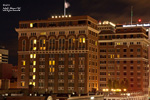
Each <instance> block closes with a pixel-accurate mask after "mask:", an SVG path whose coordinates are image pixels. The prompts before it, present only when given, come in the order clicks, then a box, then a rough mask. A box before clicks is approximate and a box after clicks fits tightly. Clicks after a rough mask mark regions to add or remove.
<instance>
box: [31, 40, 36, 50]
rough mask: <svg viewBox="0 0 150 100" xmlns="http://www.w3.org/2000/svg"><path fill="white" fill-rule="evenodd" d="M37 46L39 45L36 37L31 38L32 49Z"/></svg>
mask: <svg viewBox="0 0 150 100" xmlns="http://www.w3.org/2000/svg"><path fill="white" fill-rule="evenodd" d="M36 47H37V40H36V39H34V38H33V39H31V40H30V50H31V51H32V50H36Z"/></svg>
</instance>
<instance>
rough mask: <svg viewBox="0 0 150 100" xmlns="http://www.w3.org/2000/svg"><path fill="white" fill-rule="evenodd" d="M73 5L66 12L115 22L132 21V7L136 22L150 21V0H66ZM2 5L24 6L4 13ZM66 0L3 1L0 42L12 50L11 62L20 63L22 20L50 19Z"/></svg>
mask: <svg viewBox="0 0 150 100" xmlns="http://www.w3.org/2000/svg"><path fill="white" fill-rule="evenodd" d="M67 2H69V3H70V5H71V6H70V7H69V8H68V9H67V14H71V15H72V16H80V15H89V16H91V17H93V18H95V19H97V20H100V21H104V20H109V21H112V22H114V23H129V22H130V13H131V11H130V10H131V6H133V22H137V20H138V19H139V18H141V19H142V22H150V0H67ZM3 4H10V7H13V8H15V7H21V11H20V12H4V11H2V9H3ZM63 6H64V0H0V9H1V10H0V29H1V30H0V45H4V46H5V47H6V49H8V50H9V54H10V55H9V63H11V64H13V65H17V48H18V41H17V38H18V37H17V35H18V34H17V32H15V28H17V27H18V23H19V21H20V20H36V19H47V18H48V17H51V16H52V15H62V14H63V10H64V8H63Z"/></svg>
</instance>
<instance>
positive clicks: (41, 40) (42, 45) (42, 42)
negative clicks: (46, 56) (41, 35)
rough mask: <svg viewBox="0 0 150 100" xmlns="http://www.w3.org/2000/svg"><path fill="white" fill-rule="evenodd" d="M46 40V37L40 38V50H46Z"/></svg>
mask: <svg viewBox="0 0 150 100" xmlns="http://www.w3.org/2000/svg"><path fill="white" fill-rule="evenodd" d="M45 44H46V40H45V39H40V44H39V45H40V50H46V45H45Z"/></svg>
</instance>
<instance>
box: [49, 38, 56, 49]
mask: <svg viewBox="0 0 150 100" xmlns="http://www.w3.org/2000/svg"><path fill="white" fill-rule="evenodd" d="M49 49H50V50H53V49H55V39H50V40H49Z"/></svg>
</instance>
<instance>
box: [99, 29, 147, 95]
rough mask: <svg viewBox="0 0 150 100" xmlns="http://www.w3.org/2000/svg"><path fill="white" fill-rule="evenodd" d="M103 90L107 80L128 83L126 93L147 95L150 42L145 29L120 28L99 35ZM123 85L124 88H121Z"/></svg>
mask: <svg viewBox="0 0 150 100" xmlns="http://www.w3.org/2000/svg"><path fill="white" fill-rule="evenodd" d="M98 43H99V52H100V56H99V57H100V84H99V85H100V89H104V88H106V87H107V88H108V80H112V81H118V82H119V83H121V82H122V83H124V82H127V83H128V87H127V88H126V89H127V91H130V92H137V91H143V92H144V93H145V94H147V93H148V85H149V61H148V47H149V44H150V42H149V40H148V35H147V34H146V29H145V28H143V27H125V28H124V27H119V28H116V31H115V32H113V31H109V30H108V31H101V32H100V34H99V41H98ZM121 85H122V84H121Z"/></svg>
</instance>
